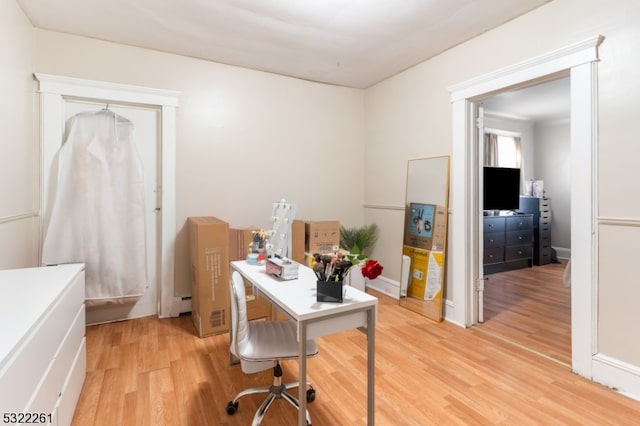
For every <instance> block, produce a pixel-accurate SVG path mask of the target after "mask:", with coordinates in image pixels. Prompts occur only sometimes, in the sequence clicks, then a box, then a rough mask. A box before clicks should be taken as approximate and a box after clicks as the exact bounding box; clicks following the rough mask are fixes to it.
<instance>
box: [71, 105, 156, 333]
mask: <svg viewBox="0 0 640 426" xmlns="http://www.w3.org/2000/svg"><path fill="white" fill-rule="evenodd" d="M105 107H107V105H106V104H104V103H101V104H98V103H95V102H91V101H82V100H70V99H66V100H65V102H64V119H65V138H66V132H67V129H66V123H68V121H69V118H71V117H72V116H74V115H76V114H77V113H80V112H83V111H97V110H100V109H103V108H105ZM108 108H109V109H110V110H111V111H113V112H114V113H115V114H118V115H120V116H122V117H125V118H127V119H129V120H130V121H131V122H132V123H134V125H135V133H134V143H135V144H136V148H137V151H138V154H139V155H140V159H141V161H142V164H143V169H144V191H145V209H146V215H145V226H146V246H147V283H146V288H145V293H144V295H143V296H142V297H141V298H140V299H138V300H137V301H136V302H135V303H129V304H106V305H102V306H88V307H87V323H88V324H95V323H100V322H107V321H115V320H121V319H126V318H134V317H140V316H147V315H155V314H157V313H158V284H157V283H158V279H157V277H158V275H157V270H158V268H157V265H158V250H159V248H158V245H157V241H158V238H157V237H158V226H159V223H158V221H159V218H158V216H159V214H160V210H159V197H158V186H159V185H158V183H159V178H158V164H159V157H158V147H159V144H160V139H159V133H158V128H159V124H158V123H159V122H160V113H159V110H158V109H154V108H148V107H137V106H129V105H114V104H110V105H109V106H108Z"/></svg>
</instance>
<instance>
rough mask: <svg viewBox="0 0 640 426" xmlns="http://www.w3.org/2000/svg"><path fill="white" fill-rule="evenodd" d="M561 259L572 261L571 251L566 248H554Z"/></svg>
mask: <svg viewBox="0 0 640 426" xmlns="http://www.w3.org/2000/svg"><path fill="white" fill-rule="evenodd" d="M553 248H554V250H555V251H556V254H557V255H558V258H559V259H571V249H570V248H566V247H553Z"/></svg>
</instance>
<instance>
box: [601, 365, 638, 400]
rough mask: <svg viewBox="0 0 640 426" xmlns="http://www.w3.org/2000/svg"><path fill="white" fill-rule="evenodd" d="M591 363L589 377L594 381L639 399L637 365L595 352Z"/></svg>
mask: <svg viewBox="0 0 640 426" xmlns="http://www.w3.org/2000/svg"><path fill="white" fill-rule="evenodd" d="M591 364H592V370H591V374H592V376H593V377H592V378H591V379H592V380H593V381H594V382H597V383H600V384H602V385H604V386H607V387H609V388H611V389H613V390H615V391H616V392H619V393H621V394H623V395H625V396H628V397H629V398H631V399H635V400H637V401H640V368H638V366H635V365H631V364H628V363H625V362H623V361H620V360H618V359H615V358H612V357H609V356H607V355H603V354H595V355H594V356H593V358H592V363H591ZM614 383H615V385H614Z"/></svg>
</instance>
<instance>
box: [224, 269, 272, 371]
mask: <svg viewBox="0 0 640 426" xmlns="http://www.w3.org/2000/svg"><path fill="white" fill-rule="evenodd" d="M229 285H230V286H231V336H230V340H231V348H230V349H231V353H232V354H234V355H235V356H237V357H238V358H240V364H241V365H242V371H244V372H245V373H248V374H251V373H256V372H258V371H263V370H266V369H268V368H272V367H273V366H274V365H275V361H252V360H250V359H247V358H246V357H243V356H242V354H243V348H247V347H248V346H250V345H251V344H252V343H251V327H249V320H248V318H247V296H246V293H245V290H244V279H243V278H242V275H240V273H239V272H238V271H233V273H232V274H231V280H229ZM245 352H246V351H245Z"/></svg>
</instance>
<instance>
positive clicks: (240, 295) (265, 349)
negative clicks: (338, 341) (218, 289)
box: [227, 271, 318, 426]
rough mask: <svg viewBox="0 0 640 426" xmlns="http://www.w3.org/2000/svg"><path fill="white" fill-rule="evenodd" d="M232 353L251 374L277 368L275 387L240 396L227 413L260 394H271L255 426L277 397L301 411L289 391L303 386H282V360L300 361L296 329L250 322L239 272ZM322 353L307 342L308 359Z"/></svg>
mask: <svg viewBox="0 0 640 426" xmlns="http://www.w3.org/2000/svg"><path fill="white" fill-rule="evenodd" d="M230 285H231V333H230V336H231V353H232V354H233V355H235V356H236V357H238V358H239V359H240V365H241V367H242V371H243V372H244V373H247V374H251V373H257V372H259V371H264V370H266V369H268V368H273V385H271V386H265V387H257V388H248V389H245V390H243V391H241V392H240V393H238V394H237V395H236V397H235V398H234V399H233V401H229V402H228V403H227V414H235V413H236V411H238V400H239V399H240V398H241V397H243V396H245V395H251V394H256V393H267V394H268V395H267V398H266V399H265V400H264V402H263V403H262V405H261V406H260V407H259V408H258V411H257V412H256V414H255V416H254V417H253V423H252V425H253V426H256V425H259V424H260V422H261V421H262V418H263V417H264V415H265V413H266V411H267V410H268V409H269V407H270V406H271V404H272V403H273V401H274V400H275V399H276V398H283V399H284V400H286V401H288V402H289V403H290V404H291V405H293V406H294V407H296V408H297V409H300V405H299V404H298V400H297V399H296V398H295V397H293V396H292V395H291V394H289V393H288V392H287V389H291V388H295V387H298V386H300V384H299V382H293V383H286V384H282V368H281V367H280V360H283V359H297V358H298V341H297V338H296V335H297V333H296V326H295V324H294V323H293V322H291V321H248V320H247V300H246V295H245V290H244V280H243V279H242V276H241V275H240V273H239V272H237V271H234V272H233V273H232V274H231V280H230ZM317 354H318V347H317V345H316V343H315V341H313V340H309V341H308V342H307V357H311V356H315V355H317ZM307 384H308V385H309V389H308V390H307V393H306V398H307V401H308V402H312V401H313V400H314V399H315V390H314V389H313V386H312V385H311V383H307ZM306 416H307V425H311V417H310V416H309V411H308V410H307V413H306Z"/></svg>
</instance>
